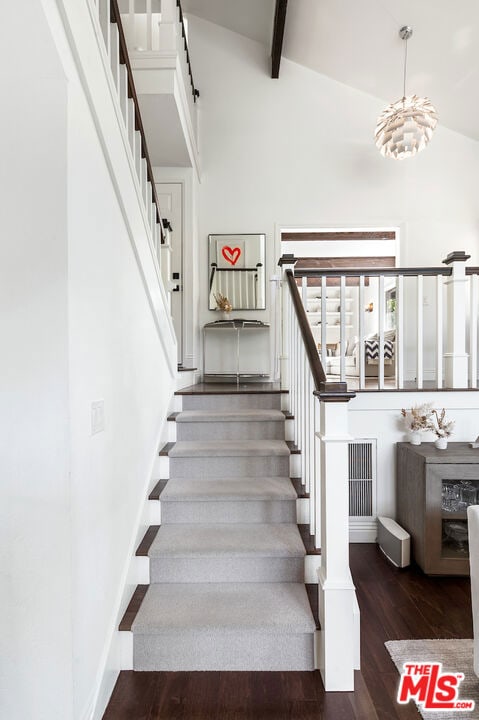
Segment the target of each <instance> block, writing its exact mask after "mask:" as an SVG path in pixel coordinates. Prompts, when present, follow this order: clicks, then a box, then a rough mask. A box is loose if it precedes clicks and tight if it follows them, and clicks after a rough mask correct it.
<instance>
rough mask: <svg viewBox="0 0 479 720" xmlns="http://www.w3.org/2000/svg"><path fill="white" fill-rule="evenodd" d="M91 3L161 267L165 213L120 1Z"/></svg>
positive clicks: (153, 248)
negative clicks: (143, 119) (145, 127)
mask: <svg viewBox="0 0 479 720" xmlns="http://www.w3.org/2000/svg"><path fill="white" fill-rule="evenodd" d="M88 2H89V5H90V9H91V11H92V16H93V18H96V20H97V21H98V27H99V29H100V31H101V36H102V37H103V41H104V49H105V53H106V57H107V58H108V66H109V68H110V71H111V76H112V79H113V84H114V86H115V88H116V92H117V98H118V103H119V107H120V110H121V116H122V118H123V123H124V126H125V130H126V134H127V137H128V145H129V152H130V153H131V161H132V163H133V166H134V168H135V171H136V175H137V179H138V184H139V190H140V195H141V198H142V201H143V205H144V210H145V215H146V220H147V225H148V227H149V231H150V242H151V248H152V252H153V254H154V255H155V257H156V260H157V262H158V265H161V253H160V246H161V243H162V241H163V228H162V220H161V213H160V207H159V203H158V198H157V195H156V189H155V183H154V178H153V170H152V167H151V163H150V158H149V154H148V147H147V144H146V138H145V133H144V130H143V123H142V120H141V114H140V108H139V104H138V99H137V96H136V91H135V84H134V81H133V73H132V71H131V67H130V63H129V58H128V50H127V47H126V42H125V37H124V34H123V27H122V24H121V16H120V11H119V9H118V4H117V0H88Z"/></svg>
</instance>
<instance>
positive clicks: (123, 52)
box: [110, 0, 165, 244]
mask: <svg viewBox="0 0 479 720" xmlns="http://www.w3.org/2000/svg"><path fill="white" fill-rule="evenodd" d="M110 22H112V23H116V25H117V27H118V38H119V44H120V62H121V63H122V64H123V65H125V66H126V72H127V77H128V97H130V98H132V100H133V103H134V105H135V129H136V130H138V131H139V133H140V135H141V156H142V157H143V158H145V160H146V174H147V178H148V180H149V181H150V183H151V196H152V197H151V199H152V201H153V202H154V204H155V206H156V222H157V223H159V225H160V233H161V243H162V244H163V243H164V242H165V237H164V234H163V223H162V220H161V212H160V203H159V202H158V195H157V194H156V186H155V180H154V177H153V170H152V167H151V162H150V155H149V153H148V146H147V143H146V137H145V130H144V128H143V122H142V120H141V113H140V104H139V102H138V96H137V94H136V89H135V82H134V80H133V71H132V69H131V65H130V58H129V56H128V47H127V44H126V39H125V33H124V32H123V25H122V23H121V16H120V9H119V7H118V2H117V0H110Z"/></svg>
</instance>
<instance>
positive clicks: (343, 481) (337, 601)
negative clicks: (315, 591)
mask: <svg viewBox="0 0 479 720" xmlns="http://www.w3.org/2000/svg"><path fill="white" fill-rule="evenodd" d="M315 395H317V397H318V398H319V401H320V408H321V410H320V432H319V434H318V436H319V439H320V453H321V567H320V569H319V570H318V576H319V619H320V624H321V631H320V637H319V648H318V666H319V670H320V672H321V677H322V679H323V684H324V687H325V690H327V691H334V690H341V691H351V690H354V670H355V669H356V668H357V667H358V665H359V663H358V658H359V614H358V612H357V603H356V593H355V588H354V585H353V582H352V578H351V573H350V570H349V475H348V442H349V441H350V440H351V439H352V438H351V436H350V435H349V433H348V402H349V400H351V399H352V398H354V397H355V393H353V392H348V390H347V385H346V383H339V382H338V383H327V382H326V383H322V384H321V388H320V391H319V392H315Z"/></svg>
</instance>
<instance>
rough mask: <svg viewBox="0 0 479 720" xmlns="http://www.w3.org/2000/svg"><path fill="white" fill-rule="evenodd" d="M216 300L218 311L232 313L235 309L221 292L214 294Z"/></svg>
mask: <svg viewBox="0 0 479 720" xmlns="http://www.w3.org/2000/svg"><path fill="white" fill-rule="evenodd" d="M214 297H215V300H216V308H215V309H216V310H221V311H222V312H225V313H230V312H231V311H232V309H233V306H232V304H231V303H230V301H229V300H228V298H227V297H226V295H222V294H221V293H220V292H219V293H215V294H214Z"/></svg>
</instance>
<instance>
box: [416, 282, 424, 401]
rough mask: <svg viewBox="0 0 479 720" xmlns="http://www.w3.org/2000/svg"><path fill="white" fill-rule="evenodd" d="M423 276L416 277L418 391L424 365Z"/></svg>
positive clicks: (420, 386)
mask: <svg viewBox="0 0 479 720" xmlns="http://www.w3.org/2000/svg"><path fill="white" fill-rule="evenodd" d="M423 279H424V278H423V276H422V275H418V276H417V326H416V330H417V334H416V345H417V355H416V383H417V387H418V390H420V389H421V388H422V386H423V364H424V351H423V339H424V320H423V318H424V313H423V287H424V284H423Z"/></svg>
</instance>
